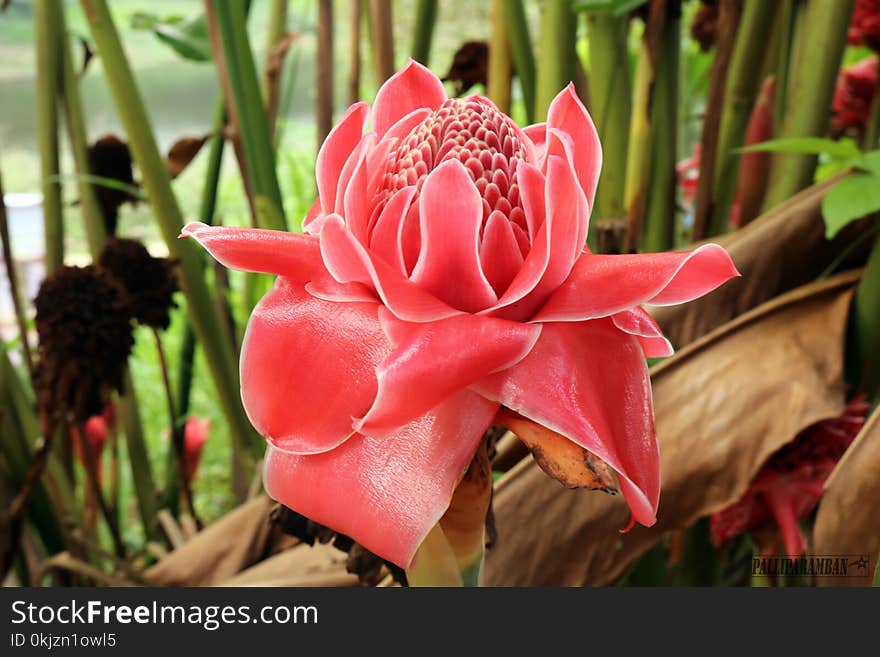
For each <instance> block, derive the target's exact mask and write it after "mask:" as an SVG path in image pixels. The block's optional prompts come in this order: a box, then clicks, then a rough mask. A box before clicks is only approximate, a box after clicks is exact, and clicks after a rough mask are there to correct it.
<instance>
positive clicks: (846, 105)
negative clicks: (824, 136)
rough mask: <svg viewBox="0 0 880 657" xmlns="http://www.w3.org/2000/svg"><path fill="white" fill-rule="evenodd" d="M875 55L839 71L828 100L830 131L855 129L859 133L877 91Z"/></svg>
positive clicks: (866, 121)
mask: <svg viewBox="0 0 880 657" xmlns="http://www.w3.org/2000/svg"><path fill="white" fill-rule="evenodd" d="M877 68H878V57H877V55H873V56H871V57H867V58H865V59H863V60H861V61H859V62H856V63H855V64H853V65H852V66H849V67H847V68H845V69H842V70H841V71H840V75H839V76H838V78H837V87H836V88H835V90H834V99H833V100H832V102H831V112H832V117H831V131H832V132H833V133H834V134H836V135H839V134H842V133H844V132H846V131H848V130H854V131H855V132H856V133H858V134H862V133H863V132H864V130H865V126H867V124H868V120H869V118H870V116H871V101H872V100H873V98H874V93H875V92H876V90H877Z"/></svg>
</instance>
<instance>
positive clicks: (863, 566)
mask: <svg viewBox="0 0 880 657" xmlns="http://www.w3.org/2000/svg"><path fill="white" fill-rule="evenodd" d="M849 565H850V566H854V567H856V568H858V569H859V570H867V569H868V558H867V557H865V556H861V557H859V558H858V559H854V560H853V561H850V562H849Z"/></svg>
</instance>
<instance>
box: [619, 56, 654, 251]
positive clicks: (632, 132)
mask: <svg viewBox="0 0 880 657" xmlns="http://www.w3.org/2000/svg"><path fill="white" fill-rule="evenodd" d="M653 83H654V66H653V64H652V63H651V54H650V50H649V47H648V43H647V41H646V40H645V39H642V43H641V44H640V45H639V53H638V59H637V61H636V74H635V80H634V84H633V100H632V111H631V113H630V121H629V143H628V147H627V152H626V182H625V183H624V186H623V203H624V207H625V208H626V246H625V249H626V251H635V250H636V249H638V247H639V245H640V243H641V235H642V225H643V224H644V216H645V207H646V204H647V195H648V181H649V176H650V174H651V145H652V144H651V87H652V85H653Z"/></svg>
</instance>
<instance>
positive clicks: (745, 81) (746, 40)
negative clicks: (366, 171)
mask: <svg viewBox="0 0 880 657" xmlns="http://www.w3.org/2000/svg"><path fill="white" fill-rule="evenodd" d="M778 8H779V4H778V3H775V2H765V0H746V3H745V5H744V6H743V13H742V19H741V20H740V24H739V31H738V33H737V37H736V45H735V46H734V50H733V56H732V59H731V62H730V68H729V72H728V79H727V89H726V91H725V94H724V107H723V109H722V114H721V126H720V129H719V134H718V155H717V157H716V160H715V181H714V186H715V194H714V196H715V199H714V207H713V208H712V213H711V217H710V221H709V234H710V235H718V234H720V233H723V232H724V231H725V229H726V228H727V221H728V215H729V214H730V208H731V205H732V204H733V197H734V195H735V191H736V182H737V181H736V178H737V172H738V169H739V159H740V156H739V155H737V154H735V153H734V152H733V151H734V149H736V148H738V147H739V146H741V145H742V143H743V139H744V136H745V132H746V127H747V125H748V122H749V116H750V115H751V111H752V108H753V107H754V105H755V99H756V98H757V97H758V91H759V89H760V86H761V82H762V78H761V62H762V60H764V59H766V57H765V55H766V52H765V50H766V46H767V42H768V41H769V39H770V35H771V32H772V29H773V26H774V24H775V23H776V12H777V9H778Z"/></svg>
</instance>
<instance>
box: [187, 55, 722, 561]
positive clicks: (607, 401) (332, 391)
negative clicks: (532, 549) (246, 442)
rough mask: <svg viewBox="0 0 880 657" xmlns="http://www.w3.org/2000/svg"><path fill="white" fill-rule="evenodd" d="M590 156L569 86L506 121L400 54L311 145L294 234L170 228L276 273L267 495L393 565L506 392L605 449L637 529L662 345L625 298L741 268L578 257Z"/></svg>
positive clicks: (255, 330)
mask: <svg viewBox="0 0 880 657" xmlns="http://www.w3.org/2000/svg"><path fill="white" fill-rule="evenodd" d="M368 118H370V119H371V122H372V125H371V129H370V130H369V131H367V132H366V133H365V128H366V124H367V121H368ZM600 165H601V150H600V146H599V141H598V138H597V135H596V130H595V128H594V127H593V123H592V121H591V120H590V117H589V115H588V114H587V112H586V110H585V109H584V107H583V105H581V103H580V101H579V100H578V98H577V95H576V94H575V92H574V89H573V87H571V86H570V87H569V88H568V89H565V90H564V91H562V92H561V93H560V94H559V95H558V96H557V97H556V99H555V100H554V101H553V103H552V105H551V107H550V109H549V114H548V117H547V122H546V123H542V124H538V125H534V126H531V127H528V128H525V129H520V128H519V127H518V126H516V125H515V124H514V123H513V122H512V121H511V120H510V118H508V117H507V116H505V115H504V114H502V113H501V112H500V111H499V110H498V109H497V108H496V107H495V106H494V105H493V104H492V102H491V101H489V100H488V99H486V98H482V97H479V96H472V97H469V98H463V99H448V98H447V97H446V93H445V92H444V89H443V85H442V84H441V82H440V80H438V79H437V77H436V76H435V75H434V74H433V73H431V72H430V71H428V69H426V68H424V67H423V66H421V65H419V64H416V63H414V62H411V63H410V64H409V65H408V66H407V67H406V68H404V69H403V70H402V71H400V72H398V73H397V74H396V75H394V76H393V77H392V78H391V79H389V80H388V81H387V82H386V83H385V84H384V85H383V86H382V88H381V89H380V90H379V93H378V95H377V97H376V101H375V104H374V106H373V110H372V114H370V112H369V108H368V106H367V105H366V104H365V103H357V104H355V105H353V106H352V107H351V108H350V109H349V110H348V111H347V112H346V113H345V115H344V116H343V117H342V119H341V120H340V121H339V123H338V125H337V126H336V127H335V128H334V129H333V131H332V132H331V133H330V135H329V136H328V137H327V139H326V141H325V142H324V144H323V146H322V148H321V152H320V154H319V155H318V160H317V181H318V190H319V195H320V197H319V199H318V201H317V202H316V203H315V206H314V207H313V209H312V211H310V212H309V215H308V216H307V217H306V219H305V222H304V229H305V231H306V233H307V234H305V235H298V234H294V233H283V232H273V231H265V230H253V229H239V228H224V227H208V226H205V225H203V224H198V223H195V224H190V225H188V226H186V227H185V228H184V230H183V236H189V237H194V238H195V239H196V240H198V241H199V242H200V243H201V244H202V245H203V246H204V247H205V248H206V249H207V250H208V251H210V252H211V254H212V255H213V256H214V257H215V258H217V259H218V260H219V261H220V262H222V263H224V264H225V265H227V266H229V267H235V268H238V269H244V270H249V271H259V272H267V273H274V274H278V279H277V281H276V283H275V287H274V288H273V289H272V291H270V292H269V293H268V294H267V295H266V296H265V297H264V298H263V300H262V301H261V302H260V303H259V305H258V306H257V308H256V309H255V310H254V313H253V315H252V316H251V319H250V323H249V325H248V329H247V334H246V337H245V340H244V346H243V348H242V358H241V379H242V399H243V401H244V405H245V408H246V410H247V412H248V415H249V417H250V419H251V422H252V423H253V424H254V426H255V427H256V429H257V430H258V431H259V432H260V433H261V434H262V435H264V436H266V438H267V439H268V441H269V445H270V447H269V450H268V452H267V456H266V466H265V486H266V488H267V490H268V492H269V494H270V495H271V496H272V497H274V498H275V499H276V500H278V501H280V502H281V503H283V504H285V505H286V506H289V507H291V508H292V509H294V510H295V511H297V512H299V513H301V514H303V515H305V516H307V517H309V518H311V519H312V520H315V521H317V522H320V523H322V524H324V525H327V526H329V527H331V528H332V529H334V530H337V531H339V532H341V533H343V534H345V535H347V536H350V537H352V538H353V539H354V540H356V541H357V542H358V543H360V544H362V545H363V546H365V547H366V548H367V549H369V550H371V551H373V552H375V553H376V554H378V555H380V556H382V557H383V558H385V559H388V560H389V561H392V562H394V563H397V564H399V565H401V566H403V567H409V565H410V564H411V562H412V560H413V556H414V554H415V552H416V549H417V548H418V546H419V544H420V543H421V541H422V540H423V538H424V537H425V536H426V535H427V533H428V532H429V530H430V529H431V528H432V527H433V526H434V525H435V524H436V523H437V521H438V520H439V519H440V518H441V516H442V515H443V514H444V511H445V510H446V509H447V507H448V506H449V502H450V498H451V496H452V494H453V491H454V490H455V488H456V485H457V484H458V482H459V480H460V479H461V477H462V474H463V473H464V471H465V469H466V468H467V467H468V464H469V463H470V462H471V460H472V458H473V457H474V453H475V451H476V448H477V446H478V444H479V442H480V440H481V437H482V435H483V433H484V431H485V430H486V429H487V428H488V426H489V425H490V424H491V422H492V419H493V418H494V417H495V414H496V412H497V411H498V409H499V405H501V404H503V405H504V406H506V407H508V408H510V409H513V410H515V411H516V412H517V413H520V414H521V415H523V416H525V417H527V418H529V419H531V420H534V421H536V422H538V423H540V424H542V425H544V426H546V427H549V428H550V429H552V430H553V431H556V432H558V433H560V434H562V435H564V436H566V437H567V438H568V439H570V440H572V441H574V442H575V443H577V444H578V445H581V446H583V447H584V448H586V449H588V450H589V451H590V452H592V453H593V454H595V455H596V456H598V457H599V458H601V459H603V460H604V461H606V462H607V463H608V464H609V465H610V466H611V467H612V468H614V470H616V472H617V474H618V476H619V480H620V488H621V490H622V492H623V494H624V496H625V498H626V500H627V502H628V503H629V505H630V508H631V510H632V515H633V519H634V521H637V522H640V523H642V524H645V525H650V524H653V523H654V522H655V520H656V511H657V505H658V499H659V494H660V478H659V461H658V453H657V443H656V439H655V435H654V422H653V416H652V407H651V389H650V383H649V380H648V374H647V369H646V364H645V359H644V356H645V355H648V356H664V355H668V354H669V353H670V351H671V347H670V345H669V342H668V341H667V340H666V339H665V338H664V337H663V335H662V334H661V332H660V330H659V328H658V326H657V325H656V324H655V323H654V321H653V320H652V319H651V317H650V316H649V315H648V314H647V312H645V311H644V310H642V308H641V307H640V304H642V303H653V304H660V305H665V304H675V303H681V302H683V301H687V300H690V299H694V298H696V297H699V296H701V295H703V294H706V293H707V292H709V291H710V290H712V289H714V288H715V287H717V286H718V285H720V284H721V283H723V282H724V281H726V280H727V279H729V278H730V277H732V276H735V275H737V272H736V269H735V268H734V266H733V264H732V262H731V261H730V258H729V256H728V255H727V253H726V251H724V250H723V249H722V248H721V247H719V246H717V245H707V246H703V247H701V248H699V249H697V250H696V251H693V252H691V253H657V254H646V255H620V256H604V255H593V254H591V253H589V252H588V251H586V250H585V248H584V244H585V238H586V235H587V222H588V217H589V213H590V208H591V206H592V203H593V197H594V194H595V190H596V182H597V180H598V177H599V169H600Z"/></svg>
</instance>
